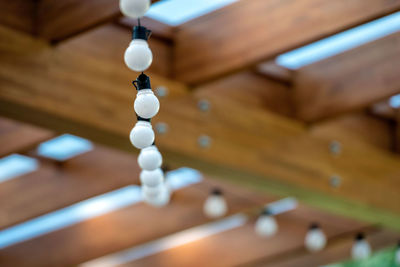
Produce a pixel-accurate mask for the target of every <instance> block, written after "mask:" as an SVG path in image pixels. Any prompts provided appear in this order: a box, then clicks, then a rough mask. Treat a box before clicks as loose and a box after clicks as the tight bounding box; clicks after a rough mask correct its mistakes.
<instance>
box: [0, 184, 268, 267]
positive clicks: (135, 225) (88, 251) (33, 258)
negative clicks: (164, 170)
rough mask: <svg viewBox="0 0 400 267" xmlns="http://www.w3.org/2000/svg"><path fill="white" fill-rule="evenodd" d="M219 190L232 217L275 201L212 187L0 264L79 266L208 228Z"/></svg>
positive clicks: (125, 213) (26, 248) (125, 212)
mask: <svg viewBox="0 0 400 267" xmlns="http://www.w3.org/2000/svg"><path fill="white" fill-rule="evenodd" d="M216 185H218V186H219V187H220V188H222V190H223V191H224V194H225V197H226V200H227V202H228V207H229V213H235V212H238V211H241V210H245V209H249V208H252V207H256V206H260V205H262V204H264V203H265V202H266V201H268V200H269V199H270V198H268V197H264V196H257V195H254V193H253V192H251V191H244V190H242V189H238V188H236V187H232V186H230V185H226V184H220V183H215V182H208V181H206V182H202V183H201V184H197V185H192V186H190V187H187V188H184V189H181V190H179V191H177V192H176V193H174V195H173V198H172V202H171V204H170V205H168V206H167V207H165V208H154V207H150V206H148V205H146V204H143V203H140V204H136V205H133V206H129V207H127V208H124V209H121V210H117V211H114V212H112V213H109V214H107V215H103V216H100V217H97V218H94V219H90V220H87V221H85V222H82V223H79V224H76V225H73V226H70V227H68V228H65V229H62V230H59V231H56V232H53V233H50V234H47V235H45V236H41V237H38V238H35V239H32V240H30V241H26V242H24V243H21V244H16V245H13V246H11V247H8V248H5V249H2V250H0V264H2V265H4V266H20V267H22V266H30V267H33V266H40V267H46V266H71V265H76V264H78V263H81V262H84V261H87V260H90V259H94V258H97V257H100V256H103V255H106V254H109V253H113V252H116V251H119V250H121V249H124V248H128V247H131V246H135V245H139V244H141V243H143V242H147V241H150V240H153V239H157V238H160V237H163V236H165V235H168V234H172V233H174V232H177V231H180V230H183V229H186V228H191V227H193V226H196V225H198V224H202V223H205V222H208V221H209V219H207V218H206V217H205V216H204V215H203V213H202V206H203V203H204V200H205V198H206V197H207V196H208V194H209V191H210V189H211V188H213V187H214V186H216ZM60 251H62V253H60Z"/></svg>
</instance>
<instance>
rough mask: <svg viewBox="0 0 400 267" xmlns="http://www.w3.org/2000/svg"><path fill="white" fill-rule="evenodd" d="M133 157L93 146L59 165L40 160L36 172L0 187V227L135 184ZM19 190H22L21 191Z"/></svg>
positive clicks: (135, 174) (136, 181)
mask: <svg viewBox="0 0 400 267" xmlns="http://www.w3.org/2000/svg"><path fill="white" fill-rule="evenodd" d="M139 172H140V168H139V166H137V163H136V157H135V156H133V155H129V154H126V153H124V152H120V151H115V150H113V149H109V148H105V147H102V146H96V147H95V149H94V150H92V151H90V152H87V153H85V154H82V155H79V156H77V157H75V158H72V159H70V160H68V161H67V162H66V163H64V164H63V165H62V166H61V167H60V166H59V165H55V164H48V163H45V162H41V166H40V168H39V170H38V171H35V172H32V173H29V174H26V175H23V176H21V177H17V178H15V179H11V180H8V181H6V182H4V183H2V184H1V186H0V211H1V215H2V216H0V229H1V228H5V227H7V226H11V225H13V224H16V223H19V222H22V221H25V220H28V219H30V218H33V217H36V216H39V215H42V214H45V213H48V212H51V211H53V210H56V209H60V208H63V207H65V206H68V205H72V204H74V203H75V202H79V201H81V200H84V199H87V198H90V197H93V196H96V195H99V194H102V193H106V192H108V191H111V190H114V189H117V188H120V187H123V186H126V185H129V184H133V183H136V184H137V183H138V180H139V179H138V177H139ZM21 192H22V193H21Z"/></svg>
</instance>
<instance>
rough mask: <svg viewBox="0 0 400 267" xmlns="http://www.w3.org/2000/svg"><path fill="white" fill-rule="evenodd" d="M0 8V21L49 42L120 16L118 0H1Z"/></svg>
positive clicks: (57, 40)
mask: <svg viewBox="0 0 400 267" xmlns="http://www.w3.org/2000/svg"><path fill="white" fill-rule="evenodd" d="M152 2H157V0H155V1H152ZM0 10H1V11H0V14H1V16H0V23H1V24H4V25H6V26H9V27H12V28H15V29H18V30H22V31H25V32H28V33H30V34H33V35H35V36H38V37H41V38H43V39H46V40H49V41H52V42H59V41H62V40H64V39H66V38H69V37H71V36H74V35H77V34H79V33H81V32H84V31H86V30H89V29H92V28H94V27H96V26H98V25H101V24H104V23H106V22H110V21H113V20H115V19H117V18H118V17H120V16H121V12H120V10H119V0H84V1H81V0H63V1H58V0H38V1H36V0H15V1H14V0H13V1H7V0H1V1H0Z"/></svg>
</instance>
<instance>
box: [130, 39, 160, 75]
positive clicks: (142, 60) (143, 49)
mask: <svg viewBox="0 0 400 267" xmlns="http://www.w3.org/2000/svg"><path fill="white" fill-rule="evenodd" d="M124 60H125V64H126V65H127V66H128V68H130V69H131V70H133V71H137V72H141V71H145V70H147V69H148V68H149V67H150V65H151V63H152V62H153V53H152V52H151V50H150V47H149V44H148V43H147V41H146V40H143V39H135V40H132V41H131V43H130V44H129V46H128V48H127V49H126V50H125V54H124Z"/></svg>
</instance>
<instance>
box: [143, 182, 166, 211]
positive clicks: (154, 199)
mask: <svg viewBox="0 0 400 267" xmlns="http://www.w3.org/2000/svg"><path fill="white" fill-rule="evenodd" d="M169 200H170V191H169V188H168V187H167V186H166V185H165V184H163V185H161V187H160V190H159V192H158V194H157V195H155V196H148V195H146V194H145V195H144V201H145V202H146V203H147V204H150V205H152V206H155V207H163V206H165V205H167V204H168V203H169Z"/></svg>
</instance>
